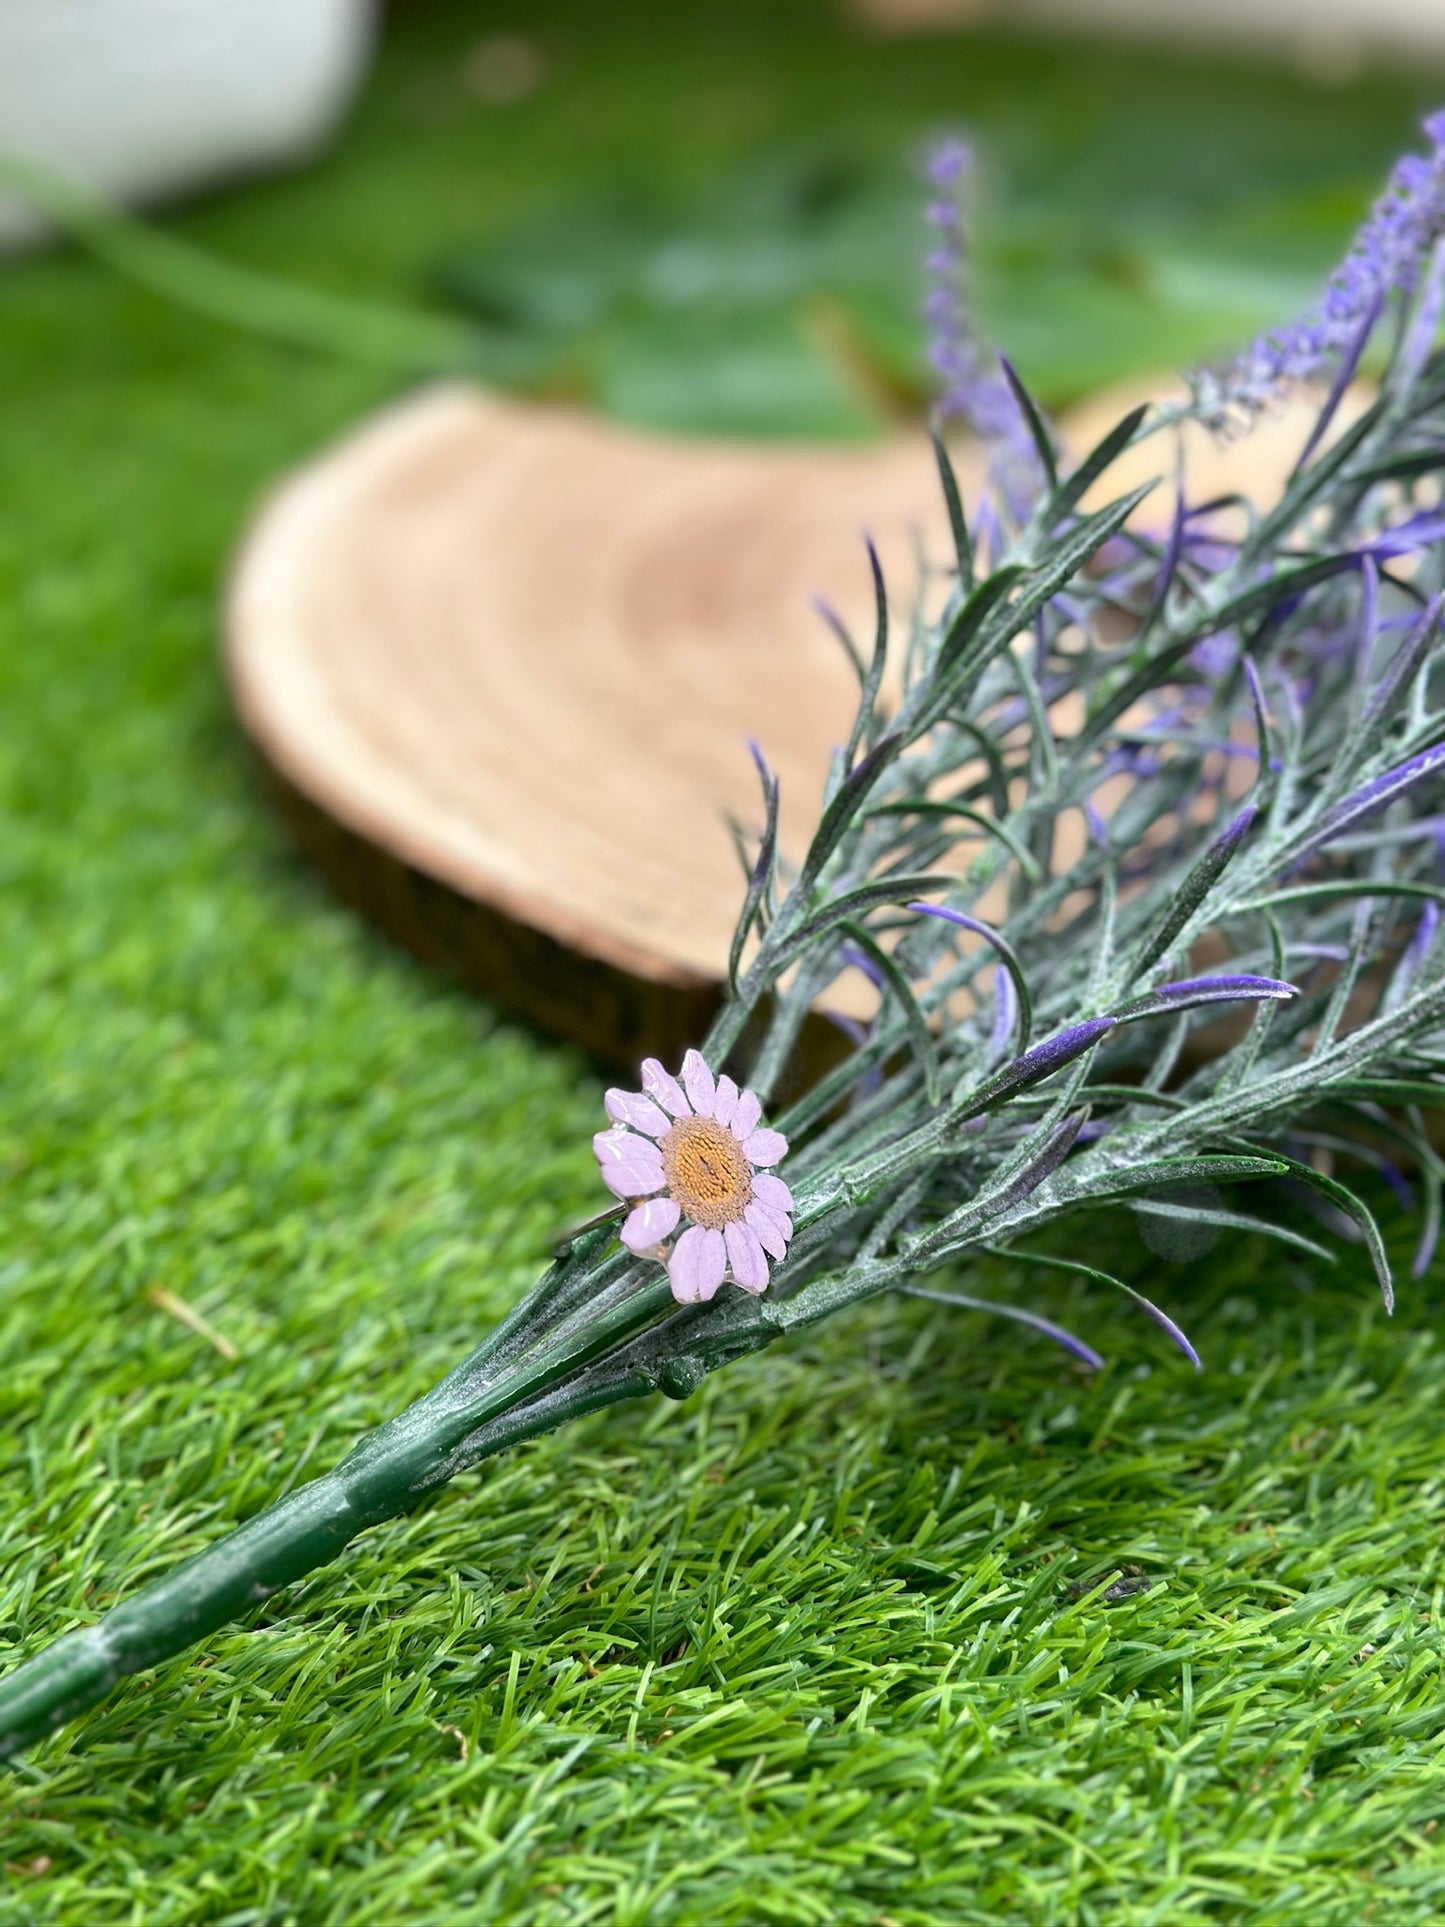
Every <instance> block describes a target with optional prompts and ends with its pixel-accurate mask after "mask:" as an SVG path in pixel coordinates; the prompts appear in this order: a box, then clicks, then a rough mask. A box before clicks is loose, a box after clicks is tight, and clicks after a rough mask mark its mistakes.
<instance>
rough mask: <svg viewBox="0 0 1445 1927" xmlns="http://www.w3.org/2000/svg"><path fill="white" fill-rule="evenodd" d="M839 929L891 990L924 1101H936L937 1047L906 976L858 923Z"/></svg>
mask: <svg viewBox="0 0 1445 1927" xmlns="http://www.w3.org/2000/svg"><path fill="white" fill-rule="evenodd" d="M841 928H842V934H843V935H844V936H846V937H847V938H848V939H849V941H850V942H852V943H855V944H857V946H858V948H859V949H860V950H861V951H862V952H863V954H864V955H865V956H866V957H867V958H868V960H869V961H870V963H871V964H872V965H873V968H874V969H875V970H876V971H877V972H878V974H879V976H880V977H882V979H883V981H884V983H885V984H886V985H887V987H888V989H889V991H890V992H891V993H892V996H893V1001H894V1002H895V1003H896V1004H897V1006H898V1009H899V1011H900V1013H901V1014H902V1017H903V1021H904V1024H905V1025H906V1026H907V1029H908V1041H909V1044H910V1046H911V1048H912V1051H913V1055H914V1056H915V1057H916V1058H917V1059H918V1066H919V1069H920V1070H921V1071H922V1072H923V1083H924V1088H925V1089H926V1091H927V1093H928V1101H929V1103H930V1104H931V1105H932V1104H937V1102H938V1050H937V1047H936V1045H935V1044H934V1041H933V1034H932V1032H931V1031H930V1030H929V1028H928V1019H927V1018H926V1017H925V1016H924V1014H923V1011H922V1008H921V1007H920V1005H919V1002H918V999H917V998H916V997H915V996H914V994H913V990H912V987H911V985H910V984H909V982H908V979H907V978H906V977H905V976H904V974H903V972H902V971H901V970H900V969H899V967H898V965H897V963H896V962H895V961H894V959H893V958H892V957H891V956H890V955H889V953H888V952H887V951H886V950H885V949H883V947H882V946H881V945H880V944H877V943H875V942H874V941H873V938H872V937H871V936H869V934H868V932H867V931H866V930H865V929H864V928H863V926H862V925H861V924H859V923H844V924H843V925H842V926H841Z"/></svg>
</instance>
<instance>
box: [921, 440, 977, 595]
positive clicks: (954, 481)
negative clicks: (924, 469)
mask: <svg viewBox="0 0 1445 1927" xmlns="http://www.w3.org/2000/svg"><path fill="white" fill-rule="evenodd" d="M929 439H930V440H931V441H932V443H933V459H934V461H935V462H937V464H938V479H939V481H940V483H941V484H942V485H943V500H944V503H945V504H946V506H947V508H948V526H949V528H950V529H951V530H952V531H953V552H954V554H955V556H957V558H958V580H959V583H960V585H961V586H962V588H963V592H964V594H965V595H967V594H968V593H969V591H970V590H971V589H972V588H973V543H972V541H971V540H970V538H969V533H968V522H967V519H966V518H965V516H964V513H963V497H962V495H961V494H960V493H959V488H958V477H957V476H956V475H955V474H954V472H953V463H952V461H951V460H950V459H949V454H948V450H947V448H946V447H945V446H944V441H943V437H942V436H941V435H940V434H939V433H938V431H937V429H931V430H930V431H929Z"/></svg>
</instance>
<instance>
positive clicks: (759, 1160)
mask: <svg viewBox="0 0 1445 1927" xmlns="http://www.w3.org/2000/svg"><path fill="white" fill-rule="evenodd" d="M787 1155H788V1140H787V1139H786V1138H785V1137H784V1136H783V1134H782V1132H781V1131H766V1130H764V1131H754V1132H753V1134H752V1136H751V1137H745V1138H744V1139H743V1156H744V1157H745V1158H746V1159H747V1160H748V1163H749V1164H776V1163H777V1162H778V1161H779V1159H780V1158H785V1157H786V1156H787Z"/></svg>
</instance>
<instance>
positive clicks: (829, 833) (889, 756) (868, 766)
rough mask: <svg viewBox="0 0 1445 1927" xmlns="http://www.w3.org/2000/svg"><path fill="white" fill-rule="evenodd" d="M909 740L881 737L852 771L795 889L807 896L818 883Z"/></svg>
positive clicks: (821, 826) (827, 815)
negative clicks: (867, 798) (870, 794)
mask: <svg viewBox="0 0 1445 1927" xmlns="http://www.w3.org/2000/svg"><path fill="white" fill-rule="evenodd" d="M905 740H906V739H905V738H904V737H903V736H902V735H901V734H900V733H899V732H898V731H897V730H895V731H893V733H892V734H890V735H888V736H884V737H881V738H880V739H879V741H878V742H876V743H875V744H874V745H873V747H872V749H870V750H869V751H868V753H867V755H866V756H864V757H863V759H862V761H861V762H860V763H859V764H858V766H857V767H856V768H855V769H854V770H852V771H851V772H850V773H849V774H848V775H847V776H846V777H845V778H844V779H843V782H842V783H841V784H840V785H839V787H838V792H837V794H836V795H835V796H834V798H833V800H832V802H831V803H830V804H829V805H828V807H827V809H826V810H824V812H823V820H822V822H821V823H819V825H818V828H817V830H816V832H815V833H814V836H813V841H812V843H811V844H810V845H809V846H808V854H807V856H806V857H805V858H804V860H803V868H802V872H801V874H800V875H799V877H798V881H797V883H796V885H795V886H794V888H795V889H796V890H798V891H800V892H801V893H802V894H804V895H806V894H807V892H808V891H809V890H811V889H812V887H813V885H814V884H815V883H816V882H817V880H818V878H819V876H820V875H821V873H822V869H823V865H824V864H825V863H826V862H827V861H828V858H829V857H830V856H831V855H832V854H833V852H834V850H836V849H837V847H838V844H839V843H840V842H841V840H842V838H843V836H844V834H845V832H846V831H847V829H848V826H849V825H850V824H851V823H852V821H853V819H854V818H855V816H856V815H857V813H858V805H859V804H860V803H861V802H862V800H863V798H864V797H865V796H866V795H867V794H868V792H869V790H870V789H872V787H873V785H874V784H875V783H876V782H877V781H878V778H879V777H880V776H881V775H882V774H883V772H884V770H885V769H886V768H887V767H888V765H889V764H890V763H891V762H892V761H893V760H894V758H895V757H897V756H898V755H899V753H900V752H901V751H902V750H903V748H904V747H905Z"/></svg>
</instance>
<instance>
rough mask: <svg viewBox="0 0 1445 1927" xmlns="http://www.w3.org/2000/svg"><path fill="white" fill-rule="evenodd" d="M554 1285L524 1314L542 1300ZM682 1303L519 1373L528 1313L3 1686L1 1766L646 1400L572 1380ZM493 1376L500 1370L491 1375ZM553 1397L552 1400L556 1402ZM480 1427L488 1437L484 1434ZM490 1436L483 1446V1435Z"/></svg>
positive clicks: (609, 1318) (649, 1291)
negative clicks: (312, 1582)
mask: <svg viewBox="0 0 1445 1927" xmlns="http://www.w3.org/2000/svg"><path fill="white" fill-rule="evenodd" d="M546 1291H547V1281H544V1282H543V1284H542V1285H541V1286H539V1287H538V1288H537V1291H536V1292H535V1293H533V1294H532V1297H531V1298H530V1299H529V1300H527V1301H525V1302H524V1306H523V1307H519V1311H520V1312H524V1311H525V1310H526V1308H527V1306H530V1305H533V1304H534V1303H536V1302H538V1301H541V1300H542V1299H543V1297H544V1294H545V1293H546ZM671 1305H672V1295H671V1290H670V1287H669V1285H668V1282H667V1280H666V1278H661V1279H657V1280H655V1281H654V1282H652V1283H650V1284H647V1285H644V1286H643V1287H642V1288H641V1289H640V1290H636V1291H633V1292H631V1293H630V1294H629V1295H628V1296H626V1297H625V1298H623V1299H622V1300H621V1301H620V1302H618V1303H615V1304H613V1305H611V1306H610V1308H609V1309H607V1310H605V1311H603V1312H600V1313H599V1314H598V1315H597V1316H595V1317H586V1316H583V1317H581V1318H579V1319H575V1320H573V1321H571V1322H570V1323H569V1324H567V1325H564V1326H563V1327H562V1329H561V1331H560V1332H559V1333H556V1334H553V1335H552V1336H551V1338H550V1341H549V1340H548V1339H546V1338H543V1339H542V1340H540V1341H539V1342H538V1343H536V1344H535V1345H534V1346H533V1347H532V1348H531V1349H530V1350H528V1351H527V1352H526V1353H525V1355H524V1356H523V1357H522V1358H521V1359H520V1361H518V1362H512V1360H511V1358H510V1357H509V1353H510V1352H511V1351H512V1347H513V1345H514V1343H515V1340H516V1335H517V1333H518V1332H519V1331H521V1330H524V1329H525V1322H524V1321H523V1320H519V1318H518V1316H517V1314H514V1315H513V1317H512V1318H511V1319H508V1320H507V1321H505V1323H504V1324H503V1325H502V1326H500V1327H499V1328H498V1330H497V1331H496V1332H495V1333H493V1334H492V1335H491V1337H489V1338H488V1339H487V1340H486V1341H484V1343H483V1344H482V1345H480V1346H479V1347H478V1348H477V1350H476V1351H475V1352H473V1353H472V1354H471V1355H470V1357H469V1358H467V1359H466V1360H465V1361H464V1363H463V1364H462V1365H461V1366H459V1367H458V1369H457V1370H456V1371H454V1372H453V1373H451V1374H450V1375H449V1377H447V1378H446V1379H444V1380H443V1381H442V1383H441V1384H440V1385H438V1386H436V1387H435V1388H434V1389H433V1390H432V1391H430V1392H428V1393H427V1394H426V1395H425V1396H424V1397H423V1398H420V1399H418V1400H417V1402H416V1403H415V1404H414V1405H411V1406H409V1407H408V1408H407V1409H406V1410H405V1411H404V1412H400V1413H398V1415H397V1416H396V1417H395V1418H393V1419H391V1420H389V1421H388V1422H387V1423H386V1424H385V1425H382V1426H379V1427H378V1428H377V1430H376V1431H374V1432H372V1433H369V1434H368V1435H367V1436H366V1437H365V1438H364V1439H362V1440H361V1441H360V1443H359V1444H357V1445H356V1446H354V1447H353V1449H352V1450H351V1451H350V1452H349V1453H348V1454H347V1456H346V1457H345V1458H344V1459H343V1460H342V1462H341V1463H340V1465H338V1466H337V1467H336V1468H335V1469H334V1470H333V1471H331V1472H328V1473H326V1474H324V1475H323V1476H322V1477H321V1478H319V1479H313V1480H312V1481H311V1482H310V1483H309V1484H307V1485H304V1486H302V1487H300V1488H299V1490H297V1491H295V1492H293V1493H291V1494H289V1495H288V1496H287V1497H286V1498H284V1499H282V1500H281V1501H280V1502H279V1503H278V1504H276V1505H274V1506H271V1507H270V1508H269V1509H268V1510H267V1511H265V1512H262V1513H259V1514H258V1515H257V1516H256V1517H255V1518H254V1519H248V1520H247V1522H246V1523H245V1524H244V1525H243V1526H239V1527H238V1528H237V1529H236V1530H235V1531H234V1532H231V1533H229V1534H227V1536H226V1537H225V1538H224V1539H222V1540H220V1541H218V1543H217V1544H215V1545H214V1546H209V1547H207V1549H206V1550H205V1551H204V1552H201V1553H198V1554H197V1555H196V1556H195V1558H193V1559H189V1560H187V1561H186V1562H185V1563H184V1564H183V1565H180V1566H178V1567H176V1569H175V1570H174V1571H173V1572H170V1573H167V1574H166V1575H165V1577H164V1578H162V1579H158V1580H157V1581H156V1582H155V1583H154V1584H153V1585H150V1586H146V1587H145V1588H144V1589H143V1590H142V1591H140V1592H138V1593H136V1594H135V1596H134V1597H133V1598H131V1599H128V1600H126V1601H125V1602H124V1603H123V1604H122V1605H120V1606H117V1607H116V1609H115V1610H114V1612H111V1613H108V1614H107V1615H106V1617H105V1618H104V1619H102V1620H100V1621H98V1622H97V1624H95V1625H94V1626H88V1627H85V1628H83V1629H82V1630H80V1631H77V1632H73V1633H67V1634H66V1635H65V1636H64V1637H63V1638H61V1639H58V1640H56V1641H55V1642H54V1643H53V1644H52V1645H50V1646H47V1647H45V1648H43V1649H42V1650H41V1651H40V1652H39V1653H37V1654H36V1655H35V1656H34V1657H33V1658H32V1659H29V1660H27V1661H26V1662H25V1663H24V1664H23V1665H21V1666H18V1667H16V1668H15V1670H14V1671H13V1672H12V1673H10V1674H9V1675H8V1676H7V1677H6V1678H4V1679H0V1759H6V1758H8V1757H10V1756H11V1755H12V1754H14V1753H17V1752H19V1751H20V1750H21V1749H22V1748H23V1747H25V1746H27V1745H30V1744H32V1743H33V1742H34V1741H36V1740H38V1739H42V1738H43V1737H44V1736H45V1735H46V1734H47V1733H51V1732H53V1731H54V1730H55V1728H56V1727H58V1726H60V1725H62V1724H63V1723H64V1722H65V1721H66V1720H68V1719H71V1718H73V1717H74V1715H75V1714H77V1713H81V1712H84V1711H85V1710H86V1709H87V1708H88V1707H91V1706H94V1705H95V1704H96V1703H97V1701H99V1700H101V1699H103V1698H104V1697H105V1695H106V1694H107V1693H108V1692H109V1691H110V1690H111V1688H112V1687H113V1686H115V1685H116V1684H117V1682H118V1681H119V1680H121V1679H123V1678H124V1677H125V1676H126V1674H128V1673H135V1672H139V1671H141V1670H142V1669H143V1668H144V1667H147V1666H155V1665H158V1664H159V1663H160V1662H161V1661H162V1660H166V1659H171V1658H173V1657H174V1656H175V1655H176V1654H177V1653H180V1652H183V1651H184V1650H185V1648H186V1647H187V1646H190V1645H193V1644H194V1643H195V1641H196V1640H198V1639H204V1638H205V1637H206V1636H207V1634H209V1633H213V1632H215V1631H216V1630H217V1629H218V1628H220V1627H221V1626H224V1625H225V1624H226V1623H227V1622H228V1621H230V1620H232V1619H235V1618H236V1617H237V1616H238V1615H239V1614H241V1613H243V1612H245V1611H246V1610H247V1608H248V1607H251V1606H254V1605H257V1604H259V1603H260V1601H261V1600H263V1599H265V1598H266V1597H267V1596H268V1594H270V1593H273V1592H275V1591H277V1590H278V1589H279V1588H280V1587H282V1586H288V1585H291V1584H293V1583H294V1582H295V1581H296V1580H298V1579H301V1578H304V1576H305V1575H306V1574H307V1573H308V1572H311V1571H313V1570H314V1569H315V1568H316V1567H317V1566H321V1565H325V1564H326V1563H327V1562H328V1561H329V1560H331V1559H334V1558H335V1557H336V1555H337V1554H338V1553H339V1552H340V1551H341V1550H342V1548H343V1547H344V1546H346V1545H348V1544H349V1543H350V1542H351V1540H353V1539H354V1538H355V1537H356V1536H357V1534H358V1533H361V1532H364V1531H365V1530H366V1529H367V1527H368V1526H374V1525H379V1524H380V1523H381V1521H382V1520H384V1519H390V1518H393V1517H394V1516H395V1515H396V1514H397V1513H399V1512H405V1511H407V1510H409V1508H410V1507H412V1506H414V1505H415V1504H416V1503H417V1502H418V1500H419V1499H421V1498H422V1497H423V1496H424V1495H425V1494H426V1493H427V1492H429V1491H431V1490H432V1489H434V1488H435V1487H436V1486H439V1485H442V1484H445V1482H446V1481H447V1480H448V1479H449V1478H451V1477H452V1476H453V1475H454V1474H455V1473H456V1472H458V1471H460V1470H461V1469H462V1468H463V1467H464V1466H467V1465H474V1464H476V1463H478V1461H480V1460H481V1459H484V1458H490V1457H491V1456H492V1455H493V1454H494V1453H496V1452H500V1451H501V1450H503V1448H504V1447H506V1446H508V1445H512V1444H515V1443H517V1442H518V1441H520V1440H521V1439H524V1438H529V1437H531V1436H533V1435H534V1434H535V1433H537V1432H539V1431H544V1430H549V1429H550V1428H551V1427H552V1426H553V1425H560V1424H562V1423H563V1422H564V1421H565V1420H567V1419H569V1418H575V1417H578V1416H580V1415H581V1414H582V1413H584V1412H587V1411H593V1410H595V1409H597V1407H598V1406H600V1405H609V1404H613V1403H616V1402H617V1401H618V1400H621V1399H624V1398H629V1397H638V1396H640V1395H641V1394H643V1393H644V1392H647V1391H649V1390H651V1389H652V1386H653V1384H654V1382H655V1381H654V1379H653V1378H652V1377H651V1376H650V1375H649V1374H647V1373H646V1372H643V1371H638V1370H630V1371H629V1370H623V1371H621V1372H619V1373H616V1374H613V1375H612V1376H610V1377H607V1378H605V1379H604V1380H603V1382H602V1383H601V1385H600V1386H599V1385H598V1384H597V1383H595V1382H593V1381H583V1382H580V1383H577V1384H576V1386H575V1389H574V1388H573V1387H571V1386H569V1384H568V1381H569V1380H572V1379H574V1377H575V1375H576V1374H578V1373H579V1372H580V1371H581V1370H582V1368H583V1367H584V1366H586V1365H588V1364H590V1363H592V1362H593V1361H595V1360H597V1359H599V1358H601V1357H603V1356H604V1355H605V1354H608V1353H611V1352H614V1351H617V1350H618V1349H620V1348H621V1347H622V1346H623V1345H625V1344H626V1343H627V1341H628V1340H629V1339H631V1338H633V1337H635V1336H636V1335H637V1334H638V1333H639V1332H641V1331H643V1330H644V1329H645V1328H646V1327H647V1326H649V1325H651V1324H653V1323H654V1322H655V1321H656V1320H657V1318H658V1317H659V1315H660V1314H662V1313H664V1312H666V1311H667V1310H668V1309H669V1308H670V1307H671ZM489 1368H490V1369H489ZM549 1393H550V1394H552V1396H550V1397H549V1396H547V1394H549ZM483 1428H485V1431H484V1432H483ZM474 1435H480V1436H474Z"/></svg>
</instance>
